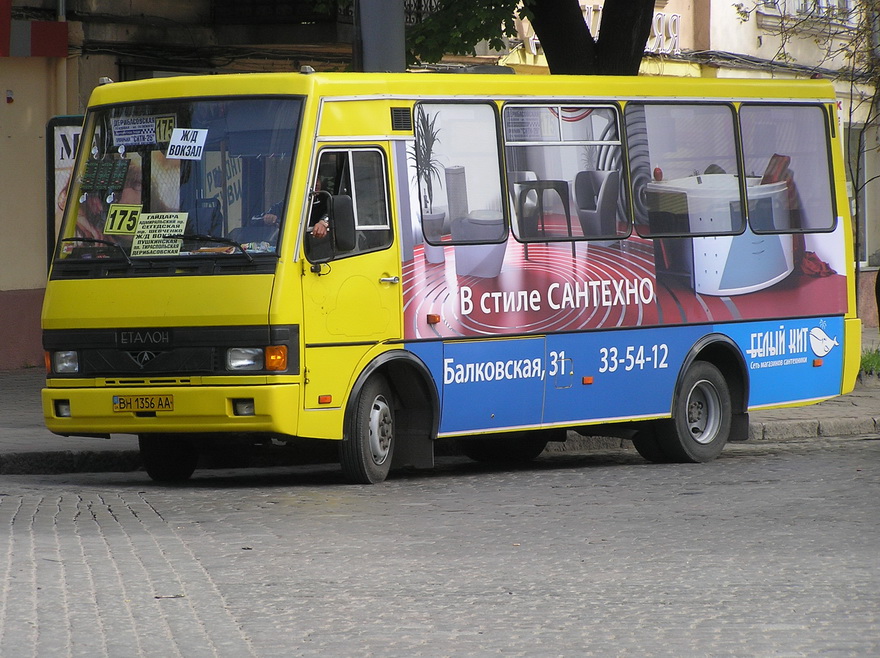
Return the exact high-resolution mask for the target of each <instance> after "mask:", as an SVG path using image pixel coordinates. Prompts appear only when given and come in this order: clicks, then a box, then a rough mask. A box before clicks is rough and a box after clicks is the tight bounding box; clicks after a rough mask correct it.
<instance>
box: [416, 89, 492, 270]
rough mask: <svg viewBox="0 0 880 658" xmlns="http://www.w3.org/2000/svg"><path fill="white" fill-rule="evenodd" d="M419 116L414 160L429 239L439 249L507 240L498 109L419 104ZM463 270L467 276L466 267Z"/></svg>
mask: <svg viewBox="0 0 880 658" xmlns="http://www.w3.org/2000/svg"><path fill="white" fill-rule="evenodd" d="M415 117H416V120H415V147H414V148H415V150H414V153H413V155H414V156H415V157H413V159H414V160H415V167H416V174H417V177H418V184H419V199H420V200H421V204H420V205H421V212H422V222H421V224H422V231H423V233H424V236H425V241H426V242H427V243H428V244H430V245H433V246H439V245H440V244H441V242H442V243H443V244H456V245H467V244H499V243H503V242H505V241H506V240H507V221H506V212H505V210H506V202H505V198H504V196H503V190H502V185H501V175H502V169H501V153H500V150H499V146H498V115H497V112H496V110H495V107H494V106H493V105H492V104H490V103H418V104H417V105H416V109H415ZM456 253H458V252H456ZM462 253H470V252H462ZM458 272H459V273H460V274H462V273H464V272H463V271H462V269H461V268H460V267H459V269H458Z"/></svg>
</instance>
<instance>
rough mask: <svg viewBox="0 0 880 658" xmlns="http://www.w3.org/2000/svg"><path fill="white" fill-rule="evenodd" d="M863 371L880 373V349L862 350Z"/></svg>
mask: <svg viewBox="0 0 880 658" xmlns="http://www.w3.org/2000/svg"><path fill="white" fill-rule="evenodd" d="M861 370H862V372H866V373H870V374H880V349H876V350H868V351H867V352H862V367H861Z"/></svg>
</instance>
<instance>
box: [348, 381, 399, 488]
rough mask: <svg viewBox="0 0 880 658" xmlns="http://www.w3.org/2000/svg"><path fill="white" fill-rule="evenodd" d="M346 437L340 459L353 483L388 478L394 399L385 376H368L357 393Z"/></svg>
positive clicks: (392, 438)
mask: <svg viewBox="0 0 880 658" xmlns="http://www.w3.org/2000/svg"><path fill="white" fill-rule="evenodd" d="M350 427H351V431H350V432H349V437H348V438H347V439H346V440H344V441H343V442H342V446H341V448H340V455H339V461H340V463H341V464H342V472H343V474H344V475H345V479H346V480H348V481H349V482H351V483H353V484H377V483H379V482H383V481H384V480H385V478H386V477H388V472H389V471H390V470H391V460H392V457H393V456H394V399H393V398H392V396H391V392H390V390H389V388H388V384H387V383H386V381H385V379H384V378H382V377H379V376H375V377H371V378H370V379H369V380H368V381H367V383H366V384H365V385H364V387H363V388H362V389H361V392H360V394H359V395H358V399H357V404H356V405H355V408H354V417H353V418H352V419H351V426H350Z"/></svg>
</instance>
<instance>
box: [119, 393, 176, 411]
mask: <svg viewBox="0 0 880 658" xmlns="http://www.w3.org/2000/svg"><path fill="white" fill-rule="evenodd" d="M113 411H174V396H173V395H114V396H113Z"/></svg>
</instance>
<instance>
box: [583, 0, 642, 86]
mask: <svg viewBox="0 0 880 658" xmlns="http://www.w3.org/2000/svg"><path fill="white" fill-rule="evenodd" d="M653 21H654V0H605V7H604V9H603V10H602V23H601V24H600V25H599V40H598V41H597V43H596V51H597V52H596V63H597V69H598V71H597V72H598V73H602V74H603V75H638V74H639V64H641V62H642V56H643V55H644V54H645V43H646V42H647V41H648V35H649V34H650V33H651V23H652V22H653Z"/></svg>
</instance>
